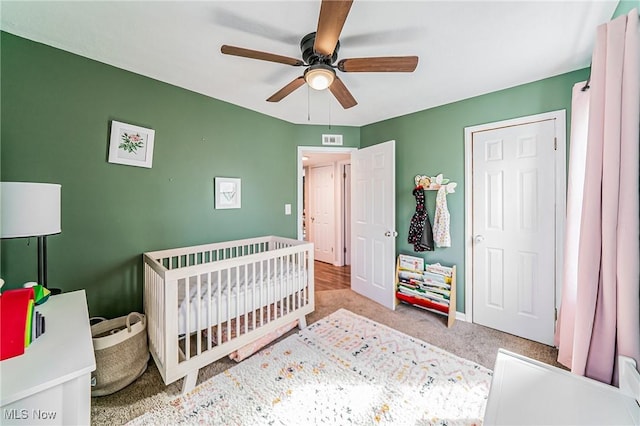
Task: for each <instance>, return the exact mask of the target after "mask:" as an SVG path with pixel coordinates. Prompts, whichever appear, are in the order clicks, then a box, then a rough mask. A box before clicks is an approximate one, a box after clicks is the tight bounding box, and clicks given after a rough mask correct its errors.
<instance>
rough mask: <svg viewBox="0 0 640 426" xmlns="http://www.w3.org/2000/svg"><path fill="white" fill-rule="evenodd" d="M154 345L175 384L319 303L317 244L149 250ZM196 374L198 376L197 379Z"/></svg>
mask: <svg viewBox="0 0 640 426" xmlns="http://www.w3.org/2000/svg"><path fill="white" fill-rule="evenodd" d="M144 265H145V269H144V271H145V290H144V304H145V312H146V314H147V318H148V334H149V348H150V352H151V354H152V356H153V358H154V360H155V362H156V364H157V365H158V369H159V370H160V372H161V375H162V377H163V380H164V381H165V383H166V384H169V383H171V382H173V381H175V380H178V379H180V378H182V377H184V376H186V375H192V373H193V371H195V372H196V374H197V370H198V369H199V368H201V367H203V366H205V365H207V364H209V363H211V362H213V361H215V360H217V359H219V358H220V357H222V356H225V355H227V354H229V353H231V352H233V351H234V350H237V349H239V348H240V347H242V346H244V345H246V344H248V343H251V342H252V341H254V340H256V339H257V338H259V337H260V336H262V335H264V334H266V333H269V332H271V331H274V330H275V329H277V328H279V327H282V326H284V325H286V324H288V323H290V322H292V321H294V320H295V319H301V320H302V322H303V323H304V315H306V314H308V313H311V312H313V309H314V297H313V292H314V280H313V245H312V244H310V243H306V242H303V241H298V240H293V239H288V238H282V237H274V236H270V237H260V238H254V239H246V240H238V241H230V242H223V243H213V244H205V245H200V246H195V247H184V248H178V249H170V250H161V251H155V252H149V253H145V254H144ZM191 380H192V381H193V382H194V383H195V378H194V377H193V376H192V377H191Z"/></svg>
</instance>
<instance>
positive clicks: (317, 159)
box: [297, 147, 356, 266]
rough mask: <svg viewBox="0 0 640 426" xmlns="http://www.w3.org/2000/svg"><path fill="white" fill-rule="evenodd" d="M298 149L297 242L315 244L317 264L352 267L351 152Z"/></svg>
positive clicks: (345, 149)
mask: <svg viewBox="0 0 640 426" xmlns="http://www.w3.org/2000/svg"><path fill="white" fill-rule="evenodd" d="M355 150H356V148H337V147H298V209H297V211H298V239H300V240H306V241H311V242H313V243H314V256H315V258H316V260H319V261H322V262H325V263H328V264H331V265H334V266H345V265H350V263H351V261H350V251H351V250H350V239H351V238H350V237H351V235H350V233H351V227H350V207H351V196H350V194H351V174H350V166H351V152H353V151H355Z"/></svg>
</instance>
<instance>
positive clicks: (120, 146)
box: [109, 120, 156, 169]
mask: <svg viewBox="0 0 640 426" xmlns="http://www.w3.org/2000/svg"><path fill="white" fill-rule="evenodd" d="M155 133H156V132H155V130H153V129H146V128H144V127H139V126H134V125H133V124H127V123H121V122H119V121H115V120H113V121H111V138H110V140H109V162H110V163H115V164H125V165H127V166H138V167H146V168H148V169H150V168H151V163H152V161H153V139H154V137H155Z"/></svg>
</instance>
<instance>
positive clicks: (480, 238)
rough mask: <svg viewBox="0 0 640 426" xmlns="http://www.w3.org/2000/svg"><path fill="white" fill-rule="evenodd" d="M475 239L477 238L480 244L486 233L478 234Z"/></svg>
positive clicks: (476, 240) (477, 242)
mask: <svg viewBox="0 0 640 426" xmlns="http://www.w3.org/2000/svg"><path fill="white" fill-rule="evenodd" d="M474 240H475V242H476V244H480V243H481V242H483V241H484V235H476V237H475V238H474Z"/></svg>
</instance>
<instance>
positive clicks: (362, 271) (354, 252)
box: [351, 141, 397, 309]
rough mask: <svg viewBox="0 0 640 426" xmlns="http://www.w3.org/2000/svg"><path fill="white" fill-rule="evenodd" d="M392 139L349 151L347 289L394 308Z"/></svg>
mask: <svg viewBox="0 0 640 426" xmlns="http://www.w3.org/2000/svg"><path fill="white" fill-rule="evenodd" d="M395 187H396V186H395V141H389V142H384V143H381V144H379V145H373V146H370V147H368V148H363V149H361V150H358V151H355V152H353V153H352V154H351V200H352V202H351V289H352V290H354V291H355V292H357V293H360V294H362V295H364V296H366V297H368V298H370V299H372V300H374V301H376V302H378V303H380V304H381V305H383V306H385V307H387V308H389V309H395V307H396V296H395V237H396V235H397V233H396V231H395V227H396V218H395Z"/></svg>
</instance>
